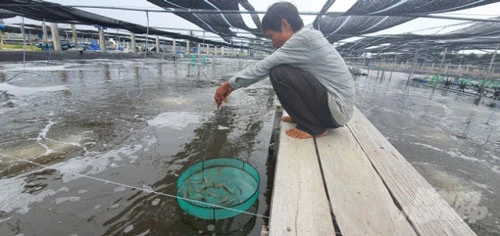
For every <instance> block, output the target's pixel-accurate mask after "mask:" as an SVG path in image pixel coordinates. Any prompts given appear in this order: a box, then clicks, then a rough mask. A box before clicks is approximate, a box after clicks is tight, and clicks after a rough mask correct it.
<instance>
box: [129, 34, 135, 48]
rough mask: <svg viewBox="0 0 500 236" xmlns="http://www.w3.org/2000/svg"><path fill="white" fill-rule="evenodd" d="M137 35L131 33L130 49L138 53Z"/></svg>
mask: <svg viewBox="0 0 500 236" xmlns="http://www.w3.org/2000/svg"><path fill="white" fill-rule="evenodd" d="M135 47H136V45H135V34H133V33H131V34H130V49H132V52H136V51H135Z"/></svg>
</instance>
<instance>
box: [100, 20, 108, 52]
mask: <svg viewBox="0 0 500 236" xmlns="http://www.w3.org/2000/svg"><path fill="white" fill-rule="evenodd" d="M99 46H100V47H101V51H102V52H106V51H107V49H106V41H105V39H104V28H103V27H102V26H100V27H99Z"/></svg>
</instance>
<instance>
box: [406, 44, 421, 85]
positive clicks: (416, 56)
mask: <svg viewBox="0 0 500 236" xmlns="http://www.w3.org/2000/svg"><path fill="white" fill-rule="evenodd" d="M418 50H419V48H417V49H416V50H415V56H414V57H413V63H412V64H411V69H410V73H409V74H408V79H407V80H406V87H408V84H409V83H410V79H411V76H412V75H413V71H414V70H415V67H416V66H417V58H418Z"/></svg>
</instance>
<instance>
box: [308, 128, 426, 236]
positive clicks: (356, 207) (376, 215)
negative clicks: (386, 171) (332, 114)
mask: <svg viewBox="0 0 500 236" xmlns="http://www.w3.org/2000/svg"><path fill="white" fill-rule="evenodd" d="M316 142H317V148H318V152H319V156H320V159H321V168H322V169H323V172H324V175H325V182H326V186H327V189H328V194H329V196H330V201H331V204H332V208H333V213H334V214H335V218H336V220H337V224H338V227H339V228H340V232H342V235H344V236H350V235H352V236H357V235H398V236H403V235H411V236H413V235H415V236H416V235H417V233H416V232H415V230H414V229H413V227H412V226H411V225H410V223H409V222H408V221H407V220H406V217H405V216H404V214H402V212H401V211H400V210H399V209H398V208H397V206H396V205H395V204H394V201H393V200H392V198H391V196H390V194H389V192H388V190H387V188H386V187H385V185H384V183H383V182H382V180H381V179H380V177H379V176H378V174H377V173H376V171H375V170H374V169H373V167H372V165H371V164H370V161H369V160H368V158H367V157H366V155H365V153H364V152H363V150H362V149H361V147H360V146H359V144H358V143H357V141H356V139H354V137H353V136H352V134H351V132H350V131H349V129H347V128H345V127H344V128H338V129H334V130H329V134H328V135H327V136H325V137H321V138H317V139H316Z"/></svg>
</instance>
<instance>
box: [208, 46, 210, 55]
mask: <svg viewBox="0 0 500 236" xmlns="http://www.w3.org/2000/svg"><path fill="white" fill-rule="evenodd" d="M209 52H210V45H208V44H207V56H208V54H209Z"/></svg>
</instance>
